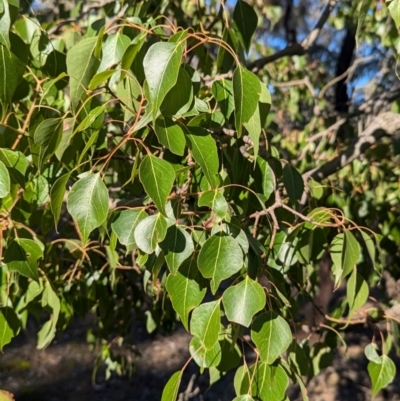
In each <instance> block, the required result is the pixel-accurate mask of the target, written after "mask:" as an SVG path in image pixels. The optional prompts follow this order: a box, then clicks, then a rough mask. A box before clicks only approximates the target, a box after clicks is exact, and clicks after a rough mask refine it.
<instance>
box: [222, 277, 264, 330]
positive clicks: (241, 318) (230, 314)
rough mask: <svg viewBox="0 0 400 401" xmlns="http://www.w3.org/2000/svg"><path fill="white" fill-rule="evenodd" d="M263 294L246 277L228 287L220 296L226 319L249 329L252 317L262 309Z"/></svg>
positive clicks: (256, 284) (260, 289)
mask: <svg viewBox="0 0 400 401" xmlns="http://www.w3.org/2000/svg"><path fill="white" fill-rule="evenodd" d="M265 302H266V297H265V292H264V290H263V288H262V286H261V285H260V284H258V283H257V282H256V281H254V280H252V279H251V278H249V277H247V276H246V278H245V279H244V280H243V281H241V282H240V283H239V284H237V285H234V286H232V287H229V288H228V289H227V290H225V292H224V294H223V296H222V303H223V305H224V309H225V313H226V317H227V318H228V320H229V321H230V322H235V323H239V324H241V325H242V326H245V327H249V326H250V323H251V320H252V319H253V316H254V315H255V314H256V313H257V312H259V311H260V310H261V309H263V308H264V306H265Z"/></svg>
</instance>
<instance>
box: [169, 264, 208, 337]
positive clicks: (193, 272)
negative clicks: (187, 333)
mask: <svg viewBox="0 0 400 401" xmlns="http://www.w3.org/2000/svg"><path fill="white" fill-rule="evenodd" d="M166 288H167V291H168V294H169V296H170V298H171V302H172V306H173V307H174V309H175V311H176V312H177V313H178V315H179V317H180V318H181V321H182V324H183V326H184V327H185V329H186V330H189V328H188V325H189V323H188V320H189V313H190V311H191V310H193V309H194V308H196V307H197V306H199V305H200V303H201V301H202V300H203V298H204V296H205V295H206V287H205V286H203V285H202V277H201V275H200V272H199V270H198V268H197V266H196V259H195V258H194V257H192V258H190V259H188V260H186V261H185V262H183V264H182V265H181V267H180V268H179V270H178V271H177V273H176V274H169V275H168V278H167V282H166Z"/></svg>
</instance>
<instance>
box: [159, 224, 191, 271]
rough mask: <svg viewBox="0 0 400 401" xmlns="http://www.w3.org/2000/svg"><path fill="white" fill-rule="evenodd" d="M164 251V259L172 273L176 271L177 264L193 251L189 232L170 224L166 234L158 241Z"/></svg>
mask: <svg viewBox="0 0 400 401" xmlns="http://www.w3.org/2000/svg"><path fill="white" fill-rule="evenodd" d="M160 248H161V249H162V251H163V252H164V256H165V261H166V262H167V266H168V268H169V270H170V272H171V273H172V274H175V273H176V272H177V271H178V268H179V266H180V265H181V264H182V263H183V262H184V261H185V260H186V259H187V258H188V257H189V256H190V255H191V254H192V253H193V251H194V244H193V240H192V237H191V236H190V234H189V233H188V232H187V231H186V230H184V229H183V228H182V227H178V226H176V225H172V226H171V227H169V228H168V230H167V235H166V237H165V238H164V240H163V241H162V242H161V243H160Z"/></svg>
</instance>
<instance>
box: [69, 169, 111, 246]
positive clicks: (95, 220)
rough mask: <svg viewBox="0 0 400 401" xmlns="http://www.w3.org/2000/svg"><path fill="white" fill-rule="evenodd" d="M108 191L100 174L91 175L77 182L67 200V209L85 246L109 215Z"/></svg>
mask: <svg viewBox="0 0 400 401" xmlns="http://www.w3.org/2000/svg"><path fill="white" fill-rule="evenodd" d="M108 203H109V199H108V191H107V187H106V186H105V185H104V182H103V181H102V179H101V176H100V174H89V175H87V176H85V177H84V178H81V179H80V180H79V181H77V182H76V183H75V184H74V185H73V186H72V188H71V191H70V192H69V194H68V199H67V209H68V212H69V213H70V214H71V216H72V217H73V218H74V220H75V221H76V223H77V225H78V228H79V231H80V233H81V236H82V241H83V243H84V244H86V242H87V241H88V238H89V235H90V233H91V232H92V231H93V230H94V229H96V228H97V227H100V226H101V225H102V224H103V223H104V221H105V220H106V218H107V214H108V208H109V206H108Z"/></svg>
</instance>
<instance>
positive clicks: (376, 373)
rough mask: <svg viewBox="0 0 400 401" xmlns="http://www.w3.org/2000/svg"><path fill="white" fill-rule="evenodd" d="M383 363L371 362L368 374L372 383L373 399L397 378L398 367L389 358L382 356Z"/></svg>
mask: <svg viewBox="0 0 400 401" xmlns="http://www.w3.org/2000/svg"><path fill="white" fill-rule="evenodd" d="M380 359H381V363H379V364H378V363H375V362H372V361H371V362H369V363H368V373H369V377H370V378H371V382H372V397H375V395H376V394H377V393H378V391H379V390H381V389H383V388H385V387H386V386H387V385H389V384H390V383H391V382H392V381H393V379H394V378H395V376H396V365H395V364H394V363H393V361H392V360H391V359H390V358H389V357H388V356H387V355H382V356H381V358H380Z"/></svg>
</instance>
